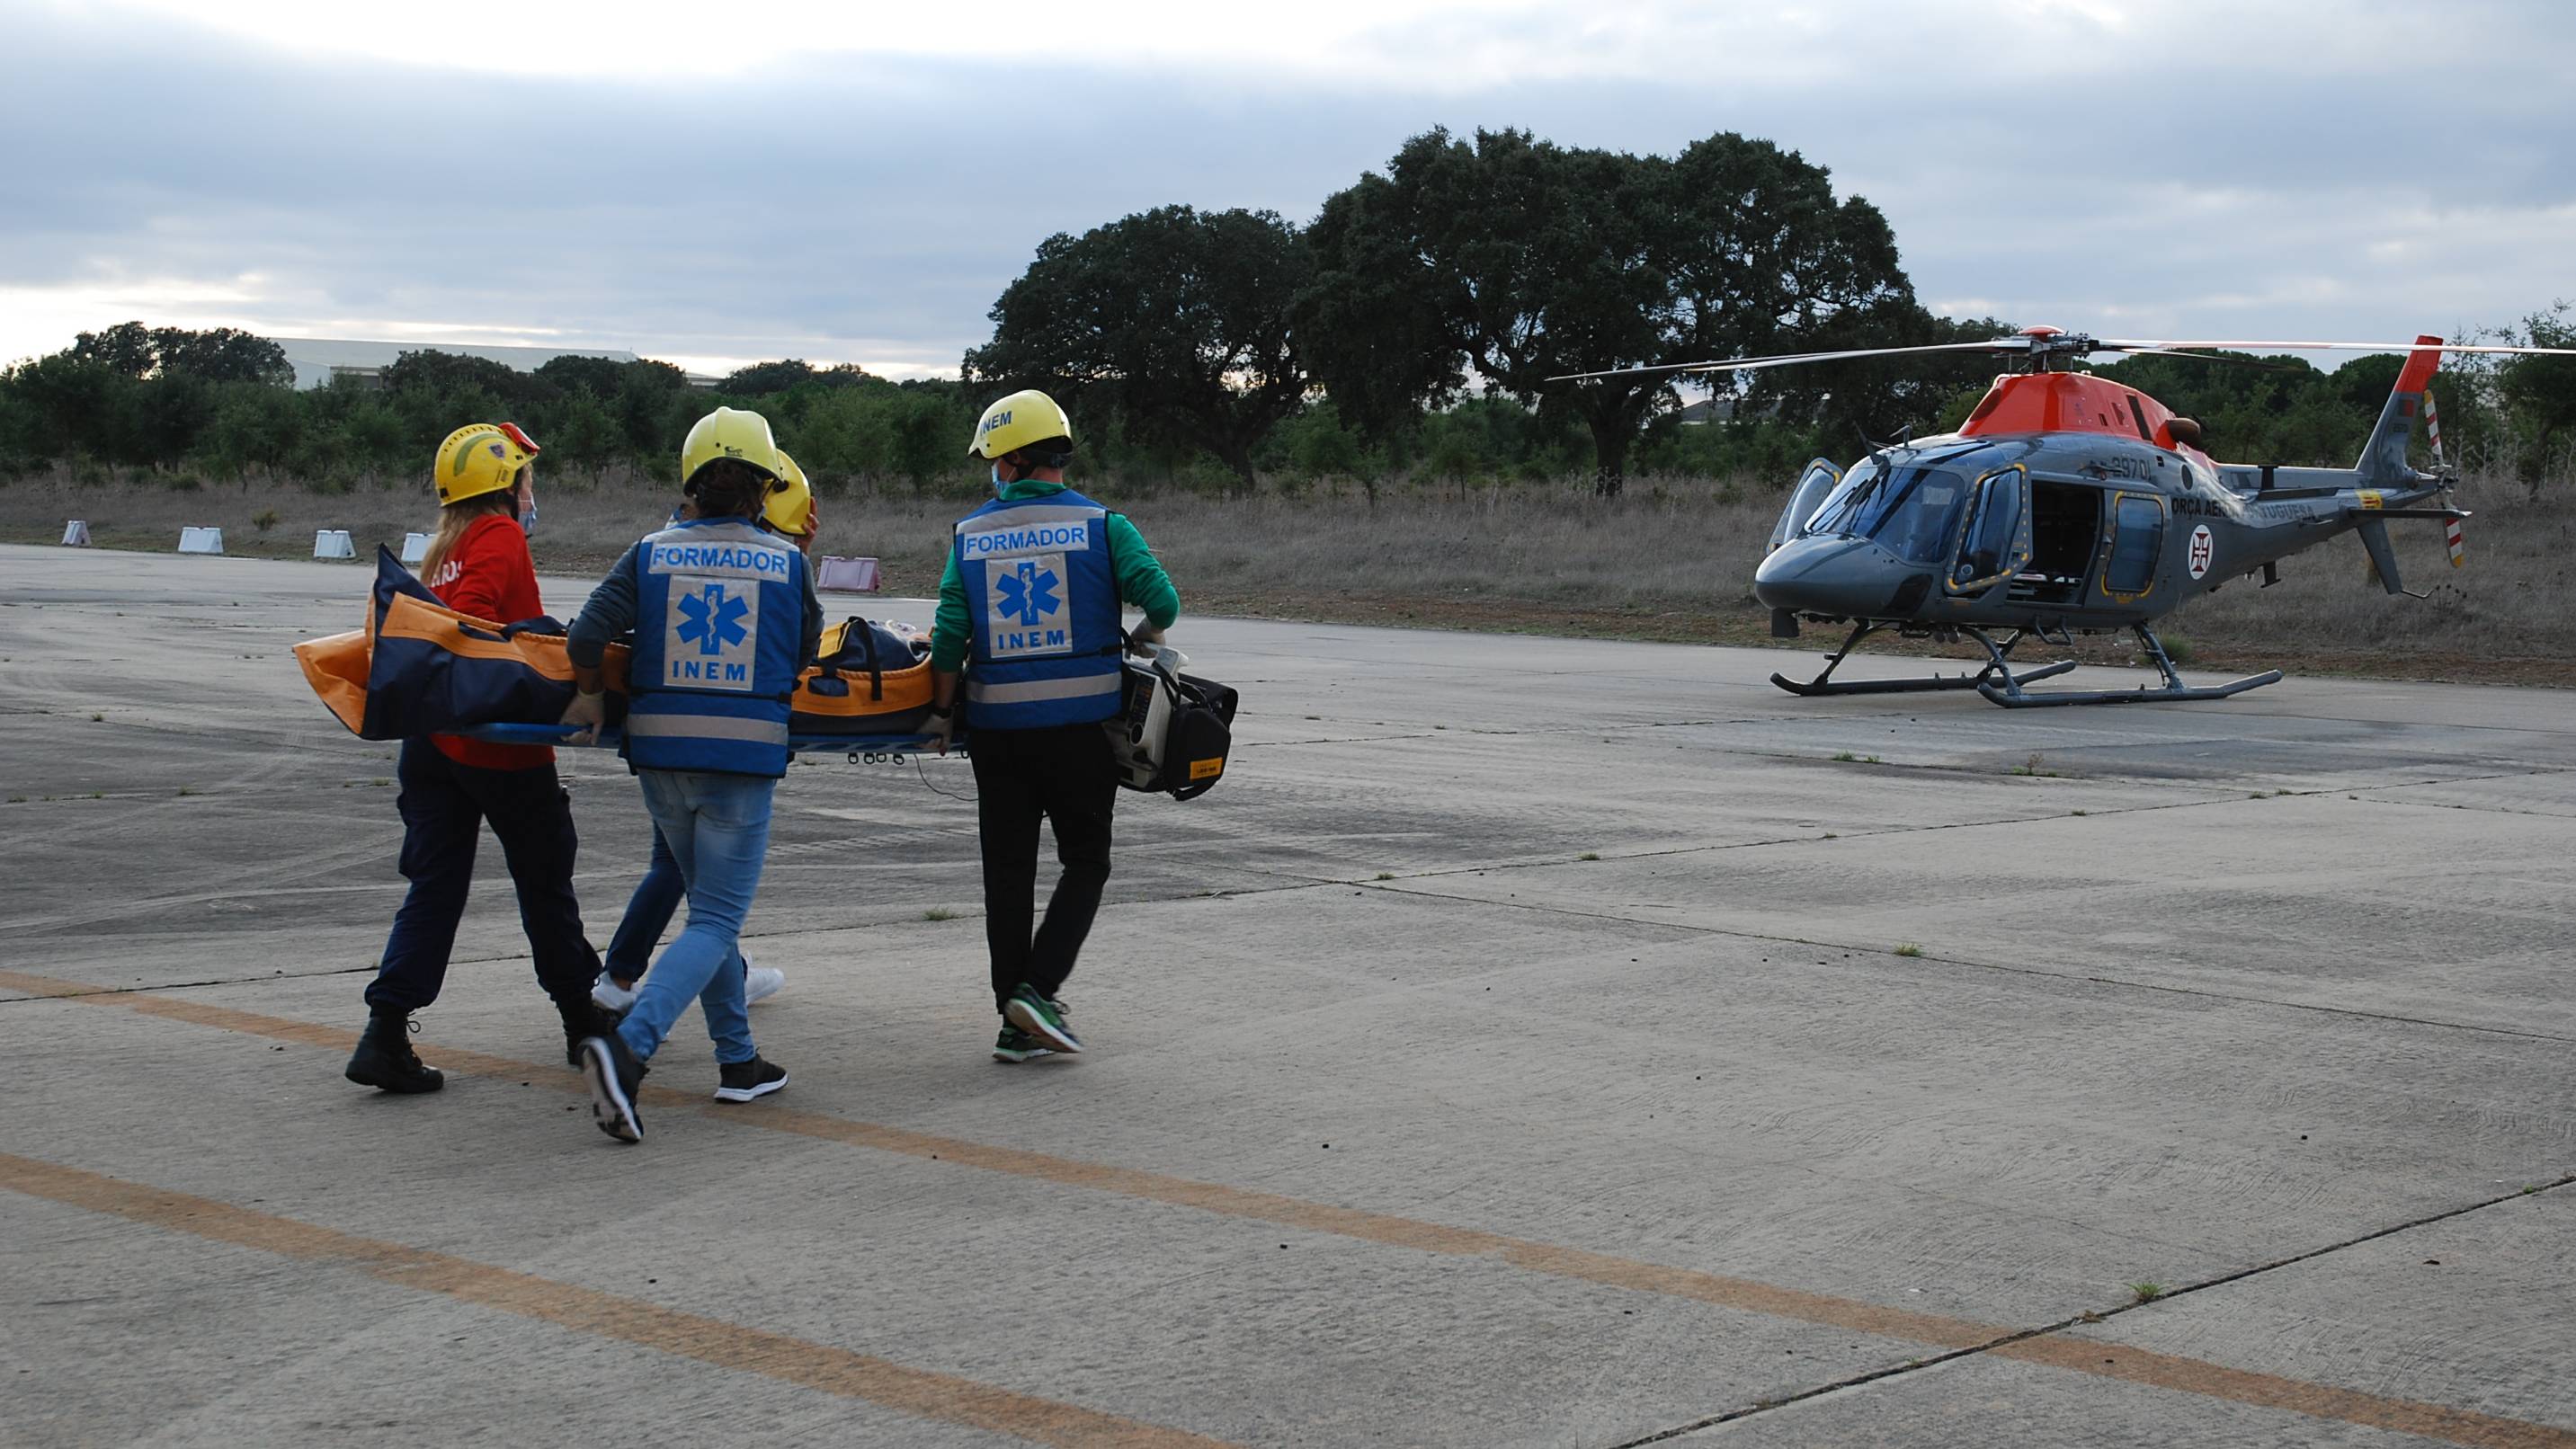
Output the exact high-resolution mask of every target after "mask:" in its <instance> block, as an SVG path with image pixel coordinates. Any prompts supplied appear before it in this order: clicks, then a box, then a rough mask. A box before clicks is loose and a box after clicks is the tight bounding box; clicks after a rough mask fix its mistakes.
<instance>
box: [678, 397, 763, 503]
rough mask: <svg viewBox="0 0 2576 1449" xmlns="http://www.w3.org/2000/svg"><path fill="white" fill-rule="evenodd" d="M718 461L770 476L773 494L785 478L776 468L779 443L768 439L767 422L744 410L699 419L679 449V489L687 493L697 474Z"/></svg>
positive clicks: (718, 411)
mask: <svg viewBox="0 0 2576 1449" xmlns="http://www.w3.org/2000/svg"><path fill="white" fill-rule="evenodd" d="M719 458H732V459H735V460H737V461H740V462H744V463H749V464H750V465H751V466H752V467H754V468H757V469H759V470H760V471H761V472H763V473H766V474H768V475H769V486H770V488H771V489H772V490H775V489H777V488H779V487H781V486H783V485H782V484H781V482H780V481H779V480H781V479H782V478H784V477H785V476H786V472H785V470H784V469H782V468H781V467H779V464H778V459H779V452H778V440H777V439H775V438H773V437H771V436H770V435H769V419H767V418H764V417H762V416H761V415H760V414H758V413H755V412H751V411H749V410H747V409H744V408H718V409H716V410H715V411H714V412H711V413H709V414H707V415H706V416H705V417H702V418H700V419H698V421H697V425H696V426H694V427H692V428H690V429H689V438H688V441H687V442H684V443H682V444H681V445H680V487H681V488H682V489H683V490H686V489H687V488H688V486H689V484H690V483H691V482H692V481H694V480H695V479H696V478H697V476H698V470H699V469H700V468H703V467H705V466H707V465H708V464H709V463H712V462H715V461H716V460H717V459H719Z"/></svg>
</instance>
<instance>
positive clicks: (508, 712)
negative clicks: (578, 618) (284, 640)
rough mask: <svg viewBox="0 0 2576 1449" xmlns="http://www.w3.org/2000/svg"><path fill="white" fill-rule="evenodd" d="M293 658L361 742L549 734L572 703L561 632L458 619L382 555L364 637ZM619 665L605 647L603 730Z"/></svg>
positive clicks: (619, 688) (618, 698)
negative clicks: (496, 731)
mask: <svg viewBox="0 0 2576 1449" xmlns="http://www.w3.org/2000/svg"><path fill="white" fill-rule="evenodd" d="M295 658H296V662H297V663H298V664H300V665H302V666H303V669H304V677H305V680H306V682H308V683H310V684H311V685H312V686H313V692H314V693H315V694H316V695H318V696H320V698H321V700H322V703H323V705H324V707H325V708H327V709H329V710H330V711H331V713H332V714H334V715H335V716H337V717H338V718H339V720H340V722H341V723H342V724H344V725H347V726H348V727H349V730H350V732H351V733H353V734H355V735H357V736H358V737H359V738H360V739H367V740H399V739H408V738H410V737H411V736H414V735H425V734H446V733H463V732H465V731H467V730H471V729H475V728H477V727H479V726H484V725H499V724H526V723H536V724H544V725H549V726H550V725H552V724H553V722H554V721H556V720H558V719H560V718H562V717H563V712H564V707H565V706H566V705H569V704H571V703H572V696H573V668H572V659H571V657H570V656H569V654H568V653H567V652H566V641H565V638H564V629H563V625H561V624H558V623H556V622H555V621H554V620H552V619H543V618H540V619H527V620H522V621H520V622H518V623H512V624H502V623H495V622H493V621H492V620H489V619H477V618H475V617H474V616H472V615H470V614H462V613H459V612H457V611H456V610H454V609H451V608H449V607H447V606H446V605H445V604H442V603H440V602H439V601H438V596H437V595H436V594H433V593H431V592H430V591H429V589H428V587H427V586H426V585H424V584H422V583H421V581H420V580H419V579H416V578H414V577H413V576H412V572H411V570H409V569H407V568H405V567H403V566H402V563H401V561H400V560H398V559H396V558H395V557H394V556H393V554H392V552H391V551H390V550H387V549H385V548H383V547H381V546H379V547H378V548H377V549H376V581H375V588H374V591H373V593H372V594H371V596H370V597H369V599H368V603H367V620H366V627H365V628H363V629H353V630H351V631H349V632H348V633H345V634H334V635H331V636H329V637H328V638H323V639H309V640H306V641H305V642H304V643H301V644H298V645H296V646H295ZM626 660H627V649H626V647H625V646H624V645H621V644H611V645H609V646H608V651H607V655H606V657H605V658H603V659H602V660H601V661H600V665H601V673H602V675H603V676H604V677H605V680H606V684H607V688H608V694H609V698H608V720H609V723H611V724H615V723H616V722H617V721H618V720H620V719H622V718H623V717H624V715H625V712H626Z"/></svg>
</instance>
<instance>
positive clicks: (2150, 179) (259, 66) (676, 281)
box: [0, 0, 2576, 376]
mask: <svg viewBox="0 0 2576 1449" xmlns="http://www.w3.org/2000/svg"><path fill="white" fill-rule="evenodd" d="M898 8H900V9H902V10H903V11H905V12H906V13H905V14H903V15H901V16H891V15H888V14H886V13H885V12H889V11H893V10H895V9H898ZM0 38H5V40H6V43H7V47H8V51H9V56H10V61H11V77H10V82H9V84H8V85H7V86H6V87H5V88H0V118H5V121H6V124H7V127H8V135H9V138H10V140H9V146H8V154H9V160H8V163H7V165H6V166H5V168H0V360H5V359H8V358H15V357H23V356H30V355H34V354H38V353H43V352H49V351H52V350H55V349H57V348H60V347H63V346H65V345H68V344H69V343H70V341H71V340H72V336H73V334H74V333H75V332H77V331H80V330H83V329H93V328H97V327H100V326H103V325H106V324H108V323H112V322H117V321H121V320H124V319H126V318H129V317H140V318H143V319H145V320H147V321H151V322H155V323H175V324H180V325H187V326H218V325H228V326H237V327H244V328H249V329H251V330H254V331H258V332H263V333H268V334H271V335H287V336H328V337H361V338H386V339H417V340H421V341H441V340H444V341H454V342H487V343H490V342H528V343H537V344H549V343H550V344H554V345H560V346H567V347H623V348H630V349H632V350H634V351H636V352H639V353H643V354H645V355H647V356H655V357H664V358H668V359H670V360H673V361H676V362H679V363H681V364H683V365H685V366H689V367H693V368H699V369H704V370H710V371H722V370H724V369H726V368H728V367H731V366H734V365H737V364H739V363H740V362H743V361H749V360H754V359H760V358H768V357H779V356H801V357H804V358H807V359H809V360H812V361H816V362H857V363H861V364H864V365H866V366H868V367H870V368H872V369H875V370H878V371H882V372H885V373H888V374H891V375H895V376H905V375H917V374H921V373H940V372H945V373H951V374H953V373H954V371H955V369H956V366H957V361H958V356H959V353H960V352H961V351H962V350H963V349H965V348H966V347H969V346H972V345H974V344H976V343H978V342H981V341H983V340H984V339H985V338H986V337H987V336H989V333H990V328H989V324H988V323H987V321H986V318H985V312H986V309H987V308H989V307H990V306H991V305H992V301H993V298H994V297H995V295H996V294H997V293H998V292H999V291H1000V290H1001V288H1002V287H1003V286H1005V285H1006V284H1007V283H1008V282H1009V281H1010V280H1011V279H1012V278H1013V277H1015V276H1017V275H1018V274H1019V272H1020V270H1021V269H1022V268H1023V267H1024V266H1025V265H1026V264H1027V261H1028V259H1029V256H1030V254H1031V251H1032V250H1033V248H1034V247H1035V246H1036V244H1037V243H1038V242H1039V241H1040V240H1041V239H1043V238H1044V237H1046V236H1047V235H1048V234H1050V233H1053V232H1057V231H1073V232H1080V231H1082V230H1084V229H1087V228H1089V227H1091V226H1095V225H1098V224H1100V223H1102V222H1106V221H1110V220H1114V219H1116V218H1117V217H1119V216H1122V215H1125V214H1127V213H1129V212H1133V211H1138V210H1142V209H1144V208H1147V207H1152V206H1158V205H1163V204H1167V203H1174V202H1181V203H1188V204H1190V205H1194V206H1198V207H1202V208H1223V207H1232V206H1246V207H1267V208H1271V209H1273V210H1276V211H1278V212H1280V213H1281V214H1282V215H1284V216H1286V217H1288V218H1290V219H1291V220H1293V221H1298V222H1304V221H1306V220H1308V219H1310V218H1311V217H1312V216H1313V215H1314V213H1315V210H1316V208H1317V207H1318V205H1319V204H1320V203H1321V202H1322V201H1323V199H1324V198H1325V197H1326V196H1327V195H1329V194H1330V193H1331V192H1333V191H1335V190H1337V189H1339V188H1340V187H1342V186H1345V185H1348V184H1349V183H1350V182H1351V181H1352V180H1354V179H1355V178H1356V177H1358V175H1359V174H1360V173H1361V172H1362V171H1364V170H1368V169H1371V168H1376V167H1381V166H1383V165H1384V164H1385V162H1386V159H1387V157H1388V156H1389V155H1391V154H1392V153H1393V152H1394V151H1395V150H1396V149H1397V147H1399V146H1400V145H1401V144H1403V142H1404V140H1405V138H1407V137H1408V136H1411V135H1413V134H1415V133H1417V132H1420V131H1423V130H1426V129H1428V128H1430V127H1432V126H1435V125H1445V126H1447V127H1449V128H1450V129H1452V130H1453V131H1459V132H1471V131H1473V130H1474V129H1475V128H1477V127H1480V126H1482V127H1502V126H1520V127H1526V128H1528V129H1531V130H1533V131H1535V132H1537V133H1538V134H1539V135H1541V136H1544V137H1547V138H1550V139H1553V140H1555V141H1558V142H1561V143H1564V144H1568V145H1582V146H1600V147H1610V148H1616V149H1621V150H1629V151H1639V152H1648V151H1652V152H1667V153H1668V152H1672V151H1675V150H1678V149H1679V148H1681V147H1682V146H1684V145H1686V144H1688V143H1689V142H1690V141H1692V140H1694V139H1696V138H1698V137H1701V136H1705V135H1709V134H1711V133H1714V132H1719V131H1730V130H1731V131H1740V132H1743V133H1745V134H1748V135H1754V136H1760V137H1765V138H1768V139H1771V140H1773V141H1776V142H1778V143H1779V144H1780V145H1782V146H1784V147H1787V148H1789V149H1792V150H1795V151H1798V152H1800V153H1801V154H1803V155H1804V156H1805V157H1806V158H1807V159H1808V160H1809V161H1811V162H1814V163H1816V164H1818V165H1821V166H1824V167H1826V168H1827V169H1829V170H1830V171H1831V172H1832V174H1833V178H1834V183H1835V186H1836V188H1837V190H1838V191H1839V192H1841V193H1842V194H1844V195H1853V194H1857V195H1860V196H1864V197H1866V198H1868V199H1869V200H1870V201H1871V202H1873V203H1875V204H1876V205H1877V206H1878V207H1879V208H1880V209H1881V210H1882V211H1884V212H1885V213H1886V215H1887V217H1888V219H1889V221H1890V222H1891V223H1892V224H1893V226H1894V228H1895V231H1896V238H1897V242H1898V244H1899V246H1900V247H1901V248H1902V250H1903V255H1904V263H1905V266H1906V269H1907V271H1908V273H1909V274H1910V275H1911V276H1912V277H1913V279H1914V283H1915V286H1916V288H1917V290H1918V292H1919V294H1920V295H1921V297H1922V298H1923V300H1924V301H1925V302H1926V303H1927V304H1928V305H1930V306H1931V307H1933V308H1934V309H1935V310H1937V311H1942V312H1947V313H1950V314H1952V315H1987V314H1991V315H1995V316H1999V317H2003V318H2006V319H2008V320H2011V321H2013V322H2016V323H2025V324H2026V323H2034V322H2049V323H2054V324H2057V325H2059V326H2064V327H2070V328H2084V329H2088V330H2091V331H2094V332H2096V333H2100V334H2104V335H2124V336H2140V335H2144V336H2156V337H2194V336H2197V337H2212V336H2215V337H2281V338H2302V337H2335V338H2352V339H2358V340H2365V341H2376V340H2380V339H2382V338H2406V337H2411V336H2413V335H2414V334H2415V333H2416V332H2418V331H2434V332H2444V333H2448V332H2453V331H2457V330H2460V329H2464V328H2475V327H2480V326H2486V325H2492V324H2499V323H2505V322H2510V321H2513V320H2515V319H2517V318H2519V317H2520V316H2522V315H2523V314H2524V313H2527V312H2530V311H2532V310H2534V309H2536V308H2539V307H2543V306H2546V305H2548V304H2549V303H2550V302H2551V301H2553V300H2554V299H2556V298H2558V297H2562V296H2576V260H2571V258H2576V245H2571V244H2572V243H2576V88H2571V86H2570V85H2569V84H2568V81H2567V77H2566V72H2565V66H2566V63H2567V59H2568V57H2570V56H2571V55H2576V4H2570V3H2564V0H2487V3H2480V0H2438V3H2436V0H2405V3H2396V0H2390V3H2380V0H2348V3H2333V0H2284V3H2267V0H2214V3H2202V0H1955V3H1954V0H1906V3H1885V4H1872V3H1859V0H1808V3H1751V0H1746V3H1735V0H1702V3H1698V4H1682V3H1660V0H1636V3H1630V0H1582V3H1567V4H1513V3H1484V4H1460V3H1440V0H1368V3H1343V0H1304V3H1300V4H1296V5H1279V6H1275V7H1225V6H1214V5H1207V4H1204V3H1188V4H1182V3H1152V4H1133V5H1123V6H1122V5H1117V4H1087V3H1077V0H1062V3H1057V4H1049V5H1032V4H1023V3H1018V0H1006V3H978V4H974V5H965V6H947V5H937V4H927V3H919V0H913V3H908V4H904V5H902V6H900V7H898V6H897V5H895V4H892V3H887V0H871V3H866V4H797V3H786V0H727V3H723V4H710V3H706V0H695V3H689V4H661V3H635V0H627V3H615V4H587V3H585V4H549V3H546V0H511V3H493V0H446V3H441V4H435V5H426V4H410V3H402V0H378V3H373V4H362V3H351V0H327V3H325V0H311V3H305V0H296V3H274V4H266V3H260V0H227V3H226V4H224V5H222V6H220V7H217V6H205V5H197V4H187V3H179V0H167V3H163V0H152V3H141V0H135V3H125V0H115V3H110V0H90V3H82V4H53V3H44V0H33V3H30V0H0Z"/></svg>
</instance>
